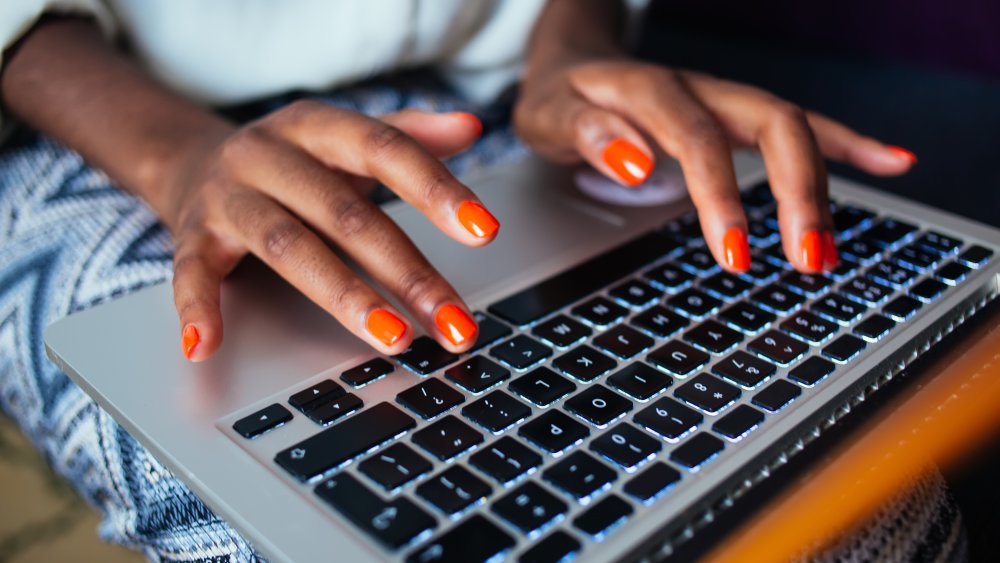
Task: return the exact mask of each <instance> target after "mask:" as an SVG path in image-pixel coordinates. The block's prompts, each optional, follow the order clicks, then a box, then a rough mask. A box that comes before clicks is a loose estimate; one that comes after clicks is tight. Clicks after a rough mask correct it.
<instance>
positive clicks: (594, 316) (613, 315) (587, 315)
mask: <svg viewBox="0 0 1000 563" xmlns="http://www.w3.org/2000/svg"><path fill="white" fill-rule="evenodd" d="M571 312H572V313H573V314H574V315H576V316H578V317H580V318H582V319H583V320H585V321H587V322H588V323H590V324H592V325H594V326H597V327H604V326H608V325H612V324H614V323H616V322H618V321H619V320H621V319H622V318H624V317H625V315H626V314H627V313H628V309H626V308H625V307H622V306H621V305H619V304H617V303H613V302H612V301H609V300H608V299H605V298H603V297H595V298H593V299H591V300H590V301H587V302H586V303H584V304H582V305H577V306H576V307H573V309H572V311H571Z"/></svg>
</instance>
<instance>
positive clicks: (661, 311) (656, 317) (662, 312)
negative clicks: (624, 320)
mask: <svg viewBox="0 0 1000 563" xmlns="http://www.w3.org/2000/svg"><path fill="white" fill-rule="evenodd" d="M690 322H691V321H689V320H687V319H686V318H685V317H682V316H680V315H678V314H677V313H674V312H673V311H671V310H670V309H667V308H666V307H662V306H660V305H654V306H653V307H650V308H649V309H647V310H646V311H644V312H642V313H639V314H638V315H636V316H634V317H632V326H636V327H639V328H640V329H642V330H644V331H646V332H648V333H649V334H652V335H653V336H656V337H659V338H667V337H668V336H671V335H673V334H674V333H675V332H677V331H678V330H680V329H682V328H684V327H686V326H687V325H688V324H689V323H690Z"/></svg>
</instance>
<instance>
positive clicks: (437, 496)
mask: <svg viewBox="0 0 1000 563" xmlns="http://www.w3.org/2000/svg"><path fill="white" fill-rule="evenodd" d="M416 492H417V494H418V495H420V497H421V498H423V499H424V500H425V501H427V502H429V503H431V504H432V505H434V506H436V507H437V508H439V509H440V510H441V511H442V512H444V513H445V514H449V515H450V514H455V513H456V512H460V511H462V510H465V509H466V508H468V507H469V506H471V505H473V504H475V503H478V502H480V501H483V500H485V499H486V497H488V496H489V495H490V493H492V492H493V488H492V487H490V486H489V485H487V484H486V482H485V481H483V480H482V479H480V478H479V477H476V476H475V475H473V474H472V473H470V472H469V470H468V469H465V468H464V467H462V466H460V465H453V466H451V467H449V468H448V469H445V470H444V471H442V472H441V473H438V474H437V475H435V476H433V477H431V478H430V479H428V480H426V481H424V482H423V483H421V484H420V486H418V487H417V488H416Z"/></svg>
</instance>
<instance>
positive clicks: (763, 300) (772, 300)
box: [751, 284, 805, 313]
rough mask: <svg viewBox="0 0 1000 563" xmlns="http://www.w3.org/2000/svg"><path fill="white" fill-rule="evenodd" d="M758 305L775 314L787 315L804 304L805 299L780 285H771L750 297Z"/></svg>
mask: <svg viewBox="0 0 1000 563" xmlns="http://www.w3.org/2000/svg"><path fill="white" fill-rule="evenodd" d="M751 299H753V300H754V301H755V302H757V303H758V304H759V305H761V306H762V307H764V308H765V309H768V310H770V311H773V312H775V313H787V312H788V311H791V310H793V309H795V308H796V307H798V306H799V305H801V304H802V303H803V302H805V299H804V298H803V297H802V296H801V295H799V294H797V293H793V292H791V291H789V290H787V289H785V288H783V287H781V286H780V285H777V284H771V285H769V286H767V287H765V288H763V289H760V290H758V291H756V292H754V294H753V295H752V296H751Z"/></svg>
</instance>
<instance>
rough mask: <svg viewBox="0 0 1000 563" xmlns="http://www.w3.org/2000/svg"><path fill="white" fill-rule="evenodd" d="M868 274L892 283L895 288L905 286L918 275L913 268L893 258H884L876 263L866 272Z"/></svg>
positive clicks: (886, 282)
mask: <svg viewBox="0 0 1000 563" xmlns="http://www.w3.org/2000/svg"><path fill="white" fill-rule="evenodd" d="M866 274H867V276H868V277H870V278H872V279H873V280H876V281H879V282H882V283H884V284H888V285H891V286H892V287H895V288H900V287H903V286H905V285H907V284H909V283H910V282H911V281H913V279H914V278H916V277H917V273H916V272H914V271H913V270H911V269H909V268H906V267H903V266H901V265H899V264H897V263H895V262H893V261H891V260H883V261H882V262H879V263H878V264H875V265H874V266H872V267H871V268H869V269H868V272H866Z"/></svg>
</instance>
